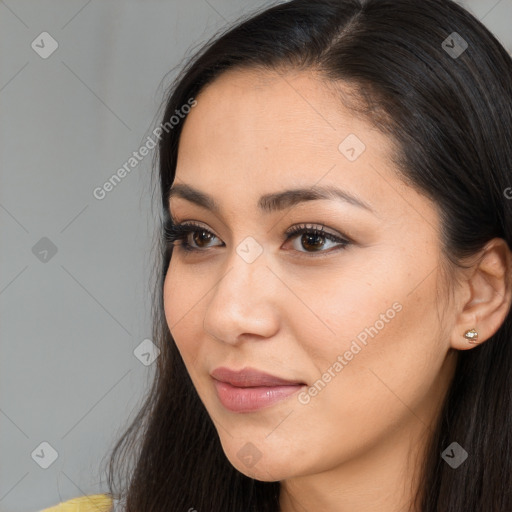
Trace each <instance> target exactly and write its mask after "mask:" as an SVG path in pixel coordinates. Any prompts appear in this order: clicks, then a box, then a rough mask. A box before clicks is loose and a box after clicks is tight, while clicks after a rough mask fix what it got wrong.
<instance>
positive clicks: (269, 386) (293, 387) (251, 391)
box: [211, 367, 305, 412]
mask: <svg viewBox="0 0 512 512" xmlns="http://www.w3.org/2000/svg"><path fill="white" fill-rule="evenodd" d="M211 376H212V377H213V379H214V384H215V388H216V390H217V395H218V397H219V400H220V402H221V403H222V405H223V406H224V407H225V408H226V409H228V410H230V411H233V412H250V411H256V410H258V409H261V408H263V407H267V406H270V405H272V404H274V403H275V402H278V401H280V400H284V399H285V398H287V397H289V396H290V395H292V394H293V393H295V392H297V391H298V390H299V389H301V388H302V387H303V386H305V384H304V383H303V382H299V381H290V380H285V379H282V378H280V377H276V376H274V375H270V374H268V373H265V372H261V371H259V370H255V369H253V368H244V369H243V370H241V371H234V370H230V369H229V368H225V367H219V368H216V369H215V370H213V371H212V372H211Z"/></svg>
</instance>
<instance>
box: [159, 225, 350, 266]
mask: <svg viewBox="0 0 512 512" xmlns="http://www.w3.org/2000/svg"><path fill="white" fill-rule="evenodd" d="M203 231H204V232H206V233H208V234H210V235H213V236H214V237H215V238H217V236H216V235H215V234H213V233H212V232H211V231H209V230H208V229H206V228H204V227H202V226H200V225H198V224H194V223H192V222H184V223H182V224H174V223H173V222H172V220H168V221H167V222H166V223H165V226H164V239H165V241H166V243H167V244H170V245H172V246H176V245H179V246H180V247H181V249H182V250H183V251H186V252H187V253H200V252H205V251H207V250H208V249H210V248H211V247H208V248H206V249H198V248H196V247H193V246H192V245H191V244H189V243H188V241H187V238H188V235H189V234H191V233H197V232H199V233H201V232H203ZM299 234H300V235H303V234H307V235H313V236H319V237H322V238H326V239H328V240H330V241H332V242H337V243H340V244H341V246H339V247H338V248H337V249H339V250H342V249H345V247H346V246H348V245H350V244H351V243H352V242H351V241H350V240H349V239H348V237H347V238H340V237H338V236H336V235H333V234H332V233H328V232H326V231H324V229H323V226H322V228H320V229H317V228H311V227H309V228H308V227H307V225H306V224H300V225H298V226H293V227H291V228H290V229H288V230H287V231H286V232H285V235H286V241H288V240H289V239H290V238H293V237H295V236H297V235H299ZM178 241H180V242H181V243H180V244H176V242H178ZM337 249H335V248H331V249H328V250H321V249H320V250H317V251H297V252H301V253H303V254H310V255H314V257H317V256H320V257H321V256H324V255H325V253H331V252H333V251H336V250H337ZM319 253H320V254H319ZM322 253H323V254H322Z"/></svg>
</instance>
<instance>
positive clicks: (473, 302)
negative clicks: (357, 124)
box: [450, 238, 512, 350]
mask: <svg viewBox="0 0 512 512" xmlns="http://www.w3.org/2000/svg"><path fill="white" fill-rule="evenodd" d="M466 275H468V276H469V277H468V278H467V279H466V280H465V282H464V283H463V285H462V286H461V290H460V291H461V295H460V296H461V297H464V299H462V300H461V306H460V308H459V310H458V311H459V314H458V317H457V321H456V322H455V326H454V329H453V331H452V334H451V338H450V345H451V347H452V348H454V349H456V350H468V349H471V348H474V347H476V346H478V345H480V344H481V343H483V342H485V341H486V340H488V339H489V338H490V337H491V336H493V334H495V333H496V331H497V330H498V329H499V328H500V326H501V325H502V324H503V322H504V320H505V318H506V317H507V314H508V313H509V311H510V305H511V303H512V253H511V251H510V248H509V247H508V245H507V243H506V241H505V240H504V239H502V238H493V239H492V240H491V241H490V242H488V243H487V244H486V245H485V247H484V248H483V249H482V251H481V252H480V253H479V256H478V258H477V261H476V263H474V264H473V265H472V266H471V268H470V270H469V272H468V273H467V274H466ZM470 329H475V330H476V331H477V332H478V338H477V339H476V340H474V339H473V340H471V339H467V338H465V337H464V333H465V332H466V331H468V330H470Z"/></svg>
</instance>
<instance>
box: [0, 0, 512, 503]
mask: <svg viewBox="0 0 512 512" xmlns="http://www.w3.org/2000/svg"><path fill="white" fill-rule="evenodd" d="M271 3H276V2H275V1H274V2H271V1H265V2H264V1H252V2H250V1H248V0H244V1H240V0H208V1H206V0H186V1H180V2H179V1H177V0H167V1H154V0H153V1H143V0H139V1H134V0H131V1H121V0H115V1H113V0H109V1H99V0H61V1H55V0H53V1H36V0H33V1H26V0H7V1H1V0H0V63H1V65H0V116H1V117H0V171H1V186H0V226H1V229H2V232H1V233H2V243H1V244H0V248H1V253H2V256H1V259H0V272H1V273H0V307H1V321H0V334H1V357H0V365H1V367H0V433H1V435H0V461H1V462H0V511H1V512H15V511H16V512H17V511H24V512H34V511H37V510H40V509H42V508H44V507H48V506H50V505H53V504H56V503H58V502H59V501H64V500H66V499H70V498H71V497H75V496H81V495H83V494H93V493H97V492H98V493H99V492H102V491H105V490H106V489H107V488H106V484H105V482H104V481H102V479H103V480H104V475H103V473H100V465H101V468H104V464H105V457H106V455H107V453H108V452H109V451H110V449H111V448H112V447H113V443H114V442H115V440H117V438H118V436H119V435H120V433H121V431H122V429H123V428H124V426H126V424H127V421H129V420H130V419H131V418H133V416H134V415H135V413H136V411H137V409H138V407H139V406H140V405H141V400H142V396H143V393H144V389H146V387H147V386H148V383H149V380H150V378H151V376H152V369H153V368H154V365H146V364H143V363H142V362H141V361H140V360H139V359H138V358H137V357H136V356H135V354H134V351H136V349H137V347H138V346H139V345H140V344H141V342H142V341H143V340H145V339H147V338H150V333H151V329H150V295H149V294H150V288H149V282H150V277H151V275H150V272H151V265H152V252H151V245H152V243H153V237H154V227H155V225H156V219H157V215H158V207H159V205H158V204H156V205H153V207H152V205H151V199H152V196H151V192H152V188H151V183H150V173H151V171H150V170H151V165H152V156H153V155H152V154H150V155H148V156H146V157H145V158H144V159H143V160H142V161H141V162H140V163H139V164H138V165H137V166H136V167H135V168H133V169H131V172H130V173H129V174H127V176H126V177H125V178H123V179H122V180H121V183H119V184H118V185H117V186H116V187H115V188H114V189H113V190H112V191H111V192H109V193H108V194H107V195H106V197H105V198H104V199H102V200H98V199H96V198H95V197H94V196H93V190H94V189H95V188H96V187H101V186H102V185H103V183H104V182H105V181H106V180H108V179H109V178H110V177H111V176H112V174H114V173H115V172H116V171H117V169H118V168H119V167H121V166H122V165H123V164H124V163H125V162H127V160H128V159H129V158H130V157H131V156H132V152H133V151H137V150H138V149H139V148H140V147H141V146H142V144H143V143H144V142H145V141H146V138H145V137H146V136H147V135H149V134H150V131H149V130H150V128H151V129H152V128H153V127H154V126H156V123H157V122H158V121H157V119H158V118H156V117H155V116H156V115H157V113H158V110H159V108H160V105H161V102H162V100H163V92H164V90H165V88H166V87H167V85H168V84H169V83H170V81H171V80H172V78H173V77H174V76H175V72H176V66H178V65H179V64H180V63H182V62H183V59H184V58H185V57H186V56H188V55H189V53H190V50H191V49H193V48H195V47H196V45H198V44H199V43H201V42H203V41H205V40H206V39H208V38H209V37H210V36H211V35H212V34H213V33H214V32H215V31H216V30H218V29H220V28H222V27H223V26H224V25H225V24H226V22H230V21H232V20H235V19H236V18H237V17H239V16H240V15H242V14H243V13H246V12H248V11H249V10H252V9H257V8H259V7H261V6H264V5H270V4H271ZM461 3H462V5H464V6H465V7H467V8H468V9H469V10H470V11H471V12H472V13H473V14H475V15H476V16H477V17H478V18H479V19H481V20H483V22H484V23H485V24H486V25H487V26H488V27H489V28H490V29H491V30H492V31H493V32H494V33H495V34H496V36H497V37H498V39H500V40H501V41H502V43H503V44H504V46H505V47H506V48H507V50H508V51H509V52H511V51H512V31H511V30H510V27H511V25H512V0H499V1H497V0H472V1H468V2H461ZM42 32H48V33H49V34H51V36H52V37H53V38H54V39H55V40H56V41H57V43H58V48H57V50H56V51H55V52H54V53H53V54H52V55H50V56H49V57H48V58H46V59H43V58H42V57H40V56H39V54H38V53H36V51H35V50H34V49H33V48H32V47H31V43H32V41H34V40H36V43H37V42H38V41H39V45H40V46H42V45H41V43H40V38H38V36H39V35H40V34H41V33H42ZM45 41H46V42H44V43H43V44H44V46H45V50H44V51H47V50H48V48H49V44H48V40H46V39H45ZM40 51H43V49H41V50H40ZM171 70H173V71H172V72H171V73H170V71H171ZM43 238H45V239H49V240H50V241H51V243H50V242H48V240H42V241H41V239H43ZM36 244H37V245H36ZM50 245H51V246H54V247H55V248H56V250H57V252H56V253H55V254H52V251H51V248H50ZM34 246H35V249H33V248H34ZM44 250H48V251H49V252H48V253H45V252H44ZM34 253H35V254H34ZM146 343H147V342H146ZM143 347H144V346H143ZM140 351H144V350H142V349H139V352H137V353H139V354H140ZM43 442H46V443H49V444H50V445H51V447H53V449H54V450H56V452H57V453H58V457H57V458H56V459H55V460H54V461H53V463H52V464H51V465H50V466H49V467H48V468H47V469H43V467H41V465H40V464H43V465H44V463H45V461H46V463H48V462H49V461H50V460H51V459H50V458H51V449H49V448H48V447H47V446H46V445H42V446H41V443H43Z"/></svg>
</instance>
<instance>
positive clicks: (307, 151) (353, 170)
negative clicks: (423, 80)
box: [173, 69, 428, 217]
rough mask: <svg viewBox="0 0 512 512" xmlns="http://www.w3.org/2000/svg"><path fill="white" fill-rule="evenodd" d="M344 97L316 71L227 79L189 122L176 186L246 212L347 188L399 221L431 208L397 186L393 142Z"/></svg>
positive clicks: (202, 98)
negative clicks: (261, 204)
mask: <svg viewBox="0 0 512 512" xmlns="http://www.w3.org/2000/svg"><path fill="white" fill-rule="evenodd" d="M338 90H339V91H340V92H341V93H343V86H341V87H340V86H339V85H337V87H336V89H334V88H333V87H330V86H328V85H326V82H325V80H323V79H321V78H320V77H319V76H318V75H315V74H314V73H308V72H288V73H283V72H274V71H265V72H264V71H259V70H245V69H244V70H230V71H228V72H225V73H223V74H222V75H220V77H218V78H217V79H216V80H215V81H214V82H213V83H211V84H210V85H208V86H207V87H205V88H204V89H203V90H202V91H201V93H200V94H199V95H198V96H197V98H196V100H197V102H198V103H197V105H196V107H194V109H192V110H191V112H190V114H189V115H188V116H187V118H186V120H185V124H184V126H183V131H182V134H181V139H180V143H179V149H178V162H177V168H176V181H177V182H180V181H181V182H185V183H188V184H193V185H194V186H195V187H196V188H199V189H201V190H204V191H209V193H210V194H211V195H213V196H216V197H218V198H221V201H220V202H224V201H225V202H226V203H228V205H229V206H232V207H233V210H235V209H237V211H239V212H240V205H241V203H243V205H244V206H247V208H249V207H250V208H251V209H255V208H257V206H256V205H257V202H258V199H259V198H260V196H262V195H264V194H267V193H270V192H276V191H279V190H283V189H289V188H292V187H307V186H312V185H315V184H318V185H326V186H328V185H334V186H337V187H342V188H343V189H344V190H347V191H348V192H351V193H353V194H354V195H356V196H358V197H361V198H362V199H363V200H364V201H365V202H367V203H368V204H370V205H371V206H372V207H373V208H374V209H375V211H376V212H379V211H380V212H384V211H386V210H387V211H388V212H389V214H390V215H391V216H393V217H395V216H400V215H403V214H404V213H406V212H407V210H410V208H411V201H412V202H413V203H418V201H420V202H421V201H423V202H424V203H425V202H427V200H426V198H424V197H423V196H419V195H418V194H416V193H415V192H414V191H413V190H412V189H410V187H406V185H404V184H403V183H402V182H401V181H400V180H399V179H398V178H397V176H396V173H395V170H394V166H393V163H392V160H391V156H392V155H393V152H394V151H396V147H395V146H394V143H393V141H392V140H390V139H389V138H388V137H387V136H385V135H384V134H383V133H382V132H380V131H379V130H377V129H376V128H375V127H373V126H372V125H371V124H370V123H369V122H368V121H366V120H365V119H363V118H361V117H360V116H357V115H354V113H353V112H351V111H349V110H347V109H346V108H345V107H344V104H343V102H342V101H341V99H340V98H339V97H337V95H336V91H338ZM350 92H351V91H350V90H349V89H347V93H348V94H350ZM411 194H414V197H413V198H410V197H409V201H407V196H409V195H411ZM399 196H401V198H400V197H399ZM404 197H405V200H404ZM173 201H174V199H173ZM408 203H409V204H408ZM235 204H236V207H235ZM415 208H427V209H428V204H424V205H415Z"/></svg>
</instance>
